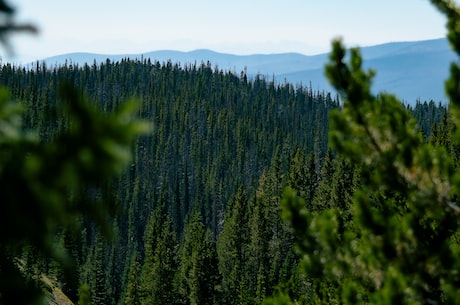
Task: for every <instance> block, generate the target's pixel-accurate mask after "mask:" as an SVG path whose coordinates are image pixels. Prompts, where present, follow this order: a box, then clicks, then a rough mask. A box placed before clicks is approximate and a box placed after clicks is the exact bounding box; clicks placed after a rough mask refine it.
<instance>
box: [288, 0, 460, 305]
mask: <svg viewBox="0 0 460 305" xmlns="http://www.w3.org/2000/svg"><path fill="white" fill-rule="evenodd" d="M432 2H433V3H435V5H436V6H437V7H438V8H440V9H441V11H443V12H444V13H446V15H447V17H448V20H449V22H448V28H449V35H448V37H449V40H450V41H451V43H452V44H453V45H454V47H455V48H456V51H457V52H458V53H459V54H460V49H458V48H459V45H460V44H459V41H460V40H459V38H458V37H460V27H459V26H458V24H459V23H460V13H459V12H460V10H459V9H458V8H456V7H455V5H454V3H453V2H448V1H432ZM345 57H346V50H345V48H344V47H343V45H342V43H341V41H334V43H333V50H332V53H331V55H330V62H329V64H328V65H327V66H326V74H327V76H328V77H329V79H330V81H331V83H332V85H333V86H334V87H335V88H336V89H337V90H338V91H339V92H340V94H341V95H342V97H343V100H344V104H343V108H342V109H340V110H335V111H333V112H332V114H331V130H330V144H331V146H332V148H333V149H335V150H336V151H337V153H338V155H339V156H341V157H343V158H344V159H345V160H346V161H347V162H350V163H351V164H354V165H355V166H358V167H359V168H360V180H361V181H360V188H359V190H357V191H356V192H355V193H354V195H353V196H352V198H351V199H347V198H344V199H343V202H350V201H351V202H350V203H352V204H353V209H352V210H350V215H349V217H350V220H351V225H347V221H346V220H347V219H348V217H347V218H345V219H344V218H343V217H341V215H342V214H341V212H340V211H341V209H340V208H339V207H337V206H332V207H330V208H327V209H325V210H324V211H320V212H312V211H311V210H309V209H308V208H307V206H306V204H305V201H304V200H303V199H302V198H299V197H298V196H297V195H296V192H295V191H293V190H292V189H287V190H286V191H285V195H284V197H283V201H282V203H283V206H284V212H283V213H284V217H285V218H286V219H288V220H289V221H290V222H291V224H292V226H293V229H294V230H295V231H294V232H295V235H296V236H297V238H298V242H297V247H298V249H299V251H300V253H302V255H303V259H302V266H303V269H304V271H305V272H306V274H307V275H308V276H310V277H311V278H312V285H313V290H314V291H313V294H312V299H311V303H314V304H331V303H337V304H339V303H340V304H368V303H371V304H395V303H398V304H426V303H429V304H458V302H459V298H458V292H457V291H456V290H455V289H453V287H458V285H459V284H460V277H459V276H458V267H459V263H460V261H459V256H458V239H457V234H458V232H459V228H460V227H459V225H460V223H459V220H460V219H459V212H460V209H459V207H458V206H457V203H456V198H457V196H458V192H459V190H460V189H459V185H458V181H459V180H458V172H457V171H455V159H456V158H457V156H455V155H454V154H455V150H451V149H449V152H448V151H446V145H433V144H432V143H430V142H427V141H425V139H424V138H423V137H422V134H421V133H420V132H419V130H418V128H417V124H416V121H415V120H414V119H413V117H412V116H411V115H410V114H409V112H408V111H407V109H406V108H404V107H403V105H402V104H401V103H400V102H399V101H398V100H397V99H396V97H394V96H392V95H389V94H386V93H383V94H379V95H378V96H375V95H374V94H373V93H372V91H371V83H372V78H373V76H374V74H375V73H374V72H373V71H367V72H366V71H364V70H363V69H362V60H361V56H360V53H359V50H357V49H352V50H351V52H350V57H349V62H348V63H345ZM458 71H460V70H459V69H458V64H453V66H452V68H451V79H450V80H449V81H448V82H447V85H446V88H447V92H448V94H449V96H450V98H451V104H450V105H451V108H450V109H449V111H450V114H451V115H452V120H453V123H454V124H455V126H456V125H457V124H458V110H457V108H458V101H459V98H460V89H459V86H458V84H459V83H460V73H458ZM454 132H455V134H454V138H453V139H452V141H453V142H454V145H455V142H456V141H458V140H459V137H458V135H459V133H458V131H454ZM435 136H439V135H435ZM333 180H334V181H336V179H335V178H334V179H333ZM333 201H334V202H337V201H342V200H341V199H339V198H335V199H334V200H333ZM342 208H343V207H342ZM345 210H347V208H346V207H345Z"/></svg>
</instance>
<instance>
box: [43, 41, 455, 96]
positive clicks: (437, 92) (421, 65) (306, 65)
mask: <svg viewBox="0 0 460 305" xmlns="http://www.w3.org/2000/svg"><path fill="white" fill-rule="evenodd" d="M361 54H362V55H363V58H364V66H365V67H366V68H372V69H375V70H376V71H377V76H376V78H375V83H374V87H373V88H374V90H375V92H376V93H377V92H381V91H386V92H390V93H395V94H396V95H397V96H398V97H400V98H401V99H402V100H403V101H405V102H407V103H409V104H413V103H415V101H416V100H417V99H420V100H422V101H425V100H426V101H429V100H434V101H435V102H446V96H445V94H444V81H445V79H446V78H447V77H448V75H449V63H450V62H452V61H453V60H455V58H456V57H455V54H454V53H453V52H452V51H451V49H450V47H449V44H448V42H447V40H446V39H444V38H442V39H434V40H425V41H415V42H395V43H387V44H381V45H376V46H371V47H363V48H361ZM123 58H131V59H140V58H145V59H146V58H150V59H151V60H152V61H159V62H167V61H171V62H172V63H180V64H181V66H186V65H188V64H194V63H197V64H200V63H201V62H204V63H207V62H208V61H209V62H210V63H211V65H212V66H213V67H215V66H217V67H218V68H219V69H222V70H226V71H228V70H230V71H233V72H236V73H238V74H239V73H240V72H241V71H243V70H245V71H246V72H247V74H248V76H250V77H253V76H255V75H256V74H260V75H263V76H266V77H267V78H268V79H271V78H274V79H275V81H277V82H284V81H288V82H291V83H294V84H303V85H306V86H310V84H311V85H312V88H313V89H314V90H320V91H322V90H324V91H326V92H328V91H331V92H333V90H332V88H331V86H330V85H329V83H328V82H327V80H326V78H325V76H324V65H325V63H326V61H327V58H328V54H319V55H314V56H307V55H303V54H299V53H281V54H267V55H263V54H255V55H232V54H224V53H218V52H214V51H210V50H195V51H190V52H180V51H154V52H149V53H143V54H121V55H103V54H92V53H69V54H63V55H59V56H53V57H49V58H46V59H44V60H43V61H44V62H45V63H46V65H47V66H48V67H49V66H53V65H61V64H64V63H65V62H67V63H72V64H78V65H79V66H82V65H84V64H85V63H88V64H92V63H94V62H96V63H100V62H103V61H106V60H107V59H110V61H119V60H121V59H123Z"/></svg>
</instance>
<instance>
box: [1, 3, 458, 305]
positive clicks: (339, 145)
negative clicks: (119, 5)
mask: <svg viewBox="0 0 460 305" xmlns="http://www.w3.org/2000/svg"><path fill="white" fill-rule="evenodd" d="M432 2H433V4H434V5H435V6H436V7H438V8H439V9H440V10H441V11H442V12H444V13H445V14H446V16H447V17H448V20H449V22H448V29H449V30H450V32H449V33H450V34H449V35H450V36H449V39H450V40H451V41H452V45H453V46H454V47H456V48H457V49H458V47H459V46H460V43H459V41H460V40H459V38H458V37H460V33H459V32H460V31H459V30H458V29H459V26H458V24H460V18H459V16H460V10H459V9H458V8H456V7H455V6H454V5H453V4H452V3H450V2H449V1H434V0H433V1H432ZM459 53H460V51H459ZM361 64H362V63H361V57H360V54H359V50H357V49H353V50H351V51H349V50H347V49H346V48H345V47H344V46H343V43H342V42H341V41H335V42H334V43H333V50H332V52H331V57H330V62H329V64H328V66H327V67H326V73H327V75H328V77H329V79H330V80H331V83H332V84H333V86H334V87H335V88H336V89H337V92H338V93H337V94H335V93H329V92H322V91H317V90H313V89H312V88H311V85H310V86H306V85H302V84H291V83H286V82H285V83H280V82H278V81H276V80H270V79H267V78H266V77H263V76H255V77H248V76H247V75H246V74H245V72H244V71H243V72H241V73H235V72H230V71H223V70H221V69H219V68H218V67H217V66H213V65H212V63H210V62H206V63H204V62H201V63H194V64H186V65H182V64H179V63H173V62H157V61H151V60H150V59H140V60H132V59H129V58H126V59H123V60H121V61H117V62H111V61H109V60H107V61H105V62H103V63H96V62H94V63H92V64H85V65H83V66H78V65H76V64H73V63H72V62H67V63H65V64H63V65H59V66H52V67H49V66H45V64H43V63H40V62H37V63H36V64H34V65H33V66H30V67H21V66H15V65H12V64H8V63H4V64H2V65H1V66H0V86H2V87H3V88H4V89H2V90H3V91H1V92H0V148H1V151H0V185H1V187H0V196H1V197H0V200H2V203H0V229H1V231H0V238H1V239H0V241H1V242H0V250H1V252H0V253H1V254H0V255H2V258H0V278H1V279H0V304H12V303H18V304H34V302H36V301H37V300H39V301H38V303H36V304H41V303H40V300H42V299H32V297H30V298H29V297H27V296H25V295H22V294H24V293H23V292H24V291H31V292H32V291H35V292H37V294H36V296H37V297H40V295H41V294H42V293H44V294H45V296H46V298H47V300H48V301H47V302H50V303H51V302H57V301H56V299H55V296H54V297H53V296H51V295H52V292H51V291H50V288H49V285H46V282H47V281H50V282H52V283H53V284H52V286H56V287H58V288H59V289H60V290H61V291H62V293H63V294H64V295H65V296H66V298H68V299H69V300H70V301H71V302H73V303H74V304H80V305H83V304H93V305H102V304H109V305H125V304H126V305H131V304H132V305H147V304H178V305H179V304H184V305H185V304H222V305H226V304H229V305H230V304H396V303H400V304H457V303H458V302H460V295H459V292H458V291H457V290H458V284H460V275H459V273H458V271H459V270H460V261H459V258H460V256H459V254H460V244H459V233H460V231H459V228H460V227H459V225H460V223H459V220H460V218H459V214H460V208H459V207H458V206H457V203H456V202H457V201H456V200H457V197H458V195H459V194H458V193H459V192H460V187H459V186H458V184H459V181H460V179H459V176H458V173H457V172H458V162H459V153H460V142H459V139H460V138H459V131H458V130H457V127H456V126H457V124H458V117H459V116H458V109H457V108H458V105H456V104H455V102H456V103H458V101H459V100H460V94H459V89H458V88H459V86H458V84H459V83H460V82H459V78H460V77H459V75H460V73H458V71H459V70H460V69H459V68H458V66H456V65H455V64H453V68H452V69H451V70H452V71H453V72H452V75H453V76H452V79H451V80H450V81H449V82H448V85H447V91H448V93H449V96H450V98H451V99H452V101H451V102H450V104H449V105H446V104H442V103H440V102H437V101H417V102H416V103H415V104H414V106H408V105H404V104H402V103H401V102H399V101H398V100H397V98H396V97H394V96H392V95H390V94H386V93H382V94H379V95H376V96H375V95H373V94H371V90H370V88H371V84H372V76H373V72H372V71H364V70H363V69H362V68H361ZM456 67H457V68H456ZM456 69H457V70H456ZM456 71H457V72H456ZM377 73H378V71H377ZM456 73H457V74H456ZM456 77H457V78H456ZM449 84H450V85H449ZM454 101H455V102H454ZM5 202H12V203H14V204H5ZM62 202H67V203H66V204H65V205H63V204H62ZM44 215H47V216H44ZM63 215H66V216H65V217H64V216H63ZM13 279H14V280H15V281H13ZM18 282H23V283H24V284H23V286H21V285H20V284H17V283H18ZM18 287H19V288H18ZM30 296H32V294H30Z"/></svg>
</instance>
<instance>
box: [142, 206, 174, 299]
mask: <svg viewBox="0 0 460 305" xmlns="http://www.w3.org/2000/svg"><path fill="white" fill-rule="evenodd" d="M155 220H160V221H161V220H163V221H164V222H158V223H155ZM152 228H153V230H152ZM155 228H157V229H160V230H159V231H157V232H155V231H154V229H155ZM154 232H155V233H154ZM152 233H154V234H158V235H157V237H156V238H151V236H150V234H152ZM146 237H147V239H146V243H145V255H146V256H145V261H144V265H143V266H142V281H141V283H142V294H141V295H142V297H141V304H164V303H165V302H167V303H169V304H174V303H175V302H176V300H177V295H176V293H175V290H174V275H175V274H176V272H177V267H178V266H177V258H176V251H177V241H176V236H175V233H174V231H173V223H172V219H171V216H170V215H165V216H164V217H160V218H156V217H155V216H153V217H152V216H151V217H150V221H149V225H148V229H146ZM153 237H155V236H153Z"/></svg>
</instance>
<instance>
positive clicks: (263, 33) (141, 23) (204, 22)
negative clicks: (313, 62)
mask: <svg viewBox="0 0 460 305" xmlns="http://www.w3.org/2000/svg"><path fill="white" fill-rule="evenodd" d="M457 2H458V1H457ZM10 3H11V4H13V5H14V6H15V7H16V9H17V12H18V14H17V20H18V21H31V22H33V23H34V24H36V25H37V26H38V27H39V29H40V34H39V35H38V36H36V37H33V36H28V35H21V36H20V37H14V39H13V43H14V47H15V49H16V53H17V56H18V57H22V58H24V57H26V58H27V59H29V58H34V59H39V58H43V57H47V56H52V55H58V54H63V53H68V52H77V51H85V52H95V53H104V54H125V53H145V52H148V51H153V50H159V49H175V50H185V51H187V50H194V49H202V48H207V49H212V50H215V51H219V52H229V53H236V54H249V53H279V52H299V53H304V54H317V53H320V52H327V51H329V47H330V41H331V39H333V38H335V37H338V36H342V37H343V38H344V41H345V43H346V44H347V45H353V46H355V45H361V46H366V45H374V44H379V43H384V42H390V41H410V40H423V39H431V38H439V37H443V36H444V35H445V26H444V24H445V19H444V17H443V16H442V15H441V14H440V13H438V11H437V10H436V9H435V8H434V7H433V6H431V4H430V3H429V1H428V0H282V1H281V0H162V1H158V0H125V1H122V0H78V1H70V0H40V1H39V0H10Z"/></svg>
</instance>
